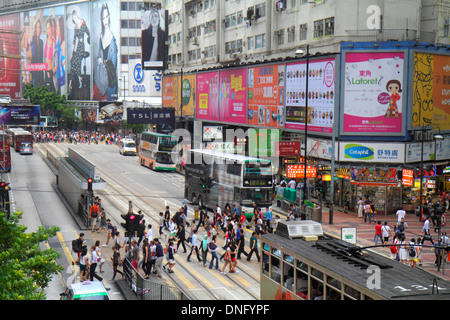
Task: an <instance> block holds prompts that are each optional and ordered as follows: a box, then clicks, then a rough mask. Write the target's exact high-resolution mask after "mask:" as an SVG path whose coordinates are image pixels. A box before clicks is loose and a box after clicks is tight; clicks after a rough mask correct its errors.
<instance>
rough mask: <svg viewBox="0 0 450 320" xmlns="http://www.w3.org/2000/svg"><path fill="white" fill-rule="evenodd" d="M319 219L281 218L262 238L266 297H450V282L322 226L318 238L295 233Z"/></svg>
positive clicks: (262, 286) (262, 273) (263, 290)
mask: <svg viewBox="0 0 450 320" xmlns="http://www.w3.org/2000/svg"><path fill="white" fill-rule="evenodd" d="M314 223H315V222H313V221H295V222H279V224H278V227H277V230H276V232H275V233H273V234H265V235H263V236H262V237H261V251H262V259H261V261H262V265H261V299H264V300H270V299H315V298H318V299H337V300H340V299H350V300H363V299H366V300H371V299H377V300H378V299H380V300H392V299H417V300H424V299H433V300H442V299H450V282H449V281H446V280H443V279H441V278H438V277H437V276H435V275H433V274H431V273H429V272H427V271H425V270H422V269H420V268H411V267H410V266H408V265H404V264H401V263H399V262H397V261H394V260H392V259H389V258H387V257H384V256H382V255H379V254H376V253H374V252H372V251H367V250H360V249H359V248H360V247H358V246H355V245H352V244H350V243H348V242H345V241H342V240H339V239H336V238H333V237H331V236H328V235H326V234H323V233H321V227H320V228H318V229H320V230H319V231H317V234H316V235H315V236H311V235H310V234H309V235H307V236H305V235H303V236H302V234H301V232H296V233H297V235H296V236H293V235H292V230H294V229H296V228H297V229H298V230H300V229H301V228H303V229H305V226H306V225H308V224H309V225H311V224H314ZM315 224H316V225H315V226H314V228H316V229H317V223H315ZM319 226H320V224H319ZM308 239H309V240H310V241H308ZM311 239H313V240H311ZM427 250H429V249H427Z"/></svg>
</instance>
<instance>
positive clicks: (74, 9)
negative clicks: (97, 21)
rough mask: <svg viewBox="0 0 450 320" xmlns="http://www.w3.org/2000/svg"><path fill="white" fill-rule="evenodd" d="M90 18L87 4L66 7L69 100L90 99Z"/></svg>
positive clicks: (66, 59)
mask: <svg viewBox="0 0 450 320" xmlns="http://www.w3.org/2000/svg"><path fill="white" fill-rule="evenodd" d="M90 16H91V14H90V10H89V2H83V3H77V4H71V5H69V6H67V10H66V25H67V41H66V42H65V43H66V44H67V51H66V57H65V67H66V73H67V90H68V95H69V100H90V99H91V89H92V86H91V75H92V71H91V70H92V37H91V36H92V35H91V32H92V28H91V19H90Z"/></svg>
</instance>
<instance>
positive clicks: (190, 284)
mask: <svg viewBox="0 0 450 320" xmlns="http://www.w3.org/2000/svg"><path fill="white" fill-rule="evenodd" d="M173 272H174V274H175V275H176V276H177V278H178V279H180V280H181V282H183V283H184V285H185V286H186V287H188V288H189V289H195V286H194V285H193V284H192V283H191V282H190V281H189V280H188V279H187V278H186V277H185V276H183V275H182V274H181V273H180V272H179V271H178V270H177V269H174V270H173Z"/></svg>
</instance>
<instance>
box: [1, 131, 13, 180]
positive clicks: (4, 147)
mask: <svg viewBox="0 0 450 320" xmlns="http://www.w3.org/2000/svg"><path fill="white" fill-rule="evenodd" d="M7 171H8V172H9V171H11V147H10V146H9V138H8V134H6V133H5V132H4V131H3V130H0V172H7Z"/></svg>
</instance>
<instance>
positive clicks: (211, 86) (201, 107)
mask: <svg viewBox="0 0 450 320" xmlns="http://www.w3.org/2000/svg"><path fill="white" fill-rule="evenodd" d="M196 119H198V120H212V121H218V120H219V72H207V73H198V74H197V110H196Z"/></svg>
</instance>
